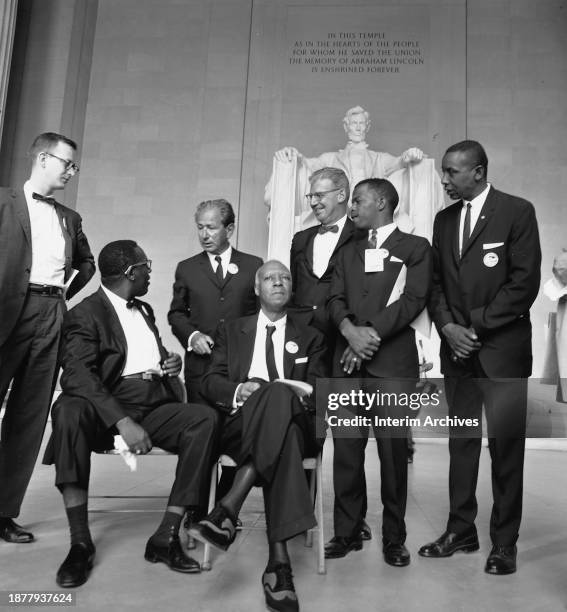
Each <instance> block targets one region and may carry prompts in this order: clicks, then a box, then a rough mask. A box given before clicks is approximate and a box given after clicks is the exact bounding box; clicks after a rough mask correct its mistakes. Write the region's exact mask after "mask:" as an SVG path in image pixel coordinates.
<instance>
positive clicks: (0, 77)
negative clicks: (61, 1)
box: [0, 0, 18, 140]
mask: <svg viewBox="0 0 567 612" xmlns="http://www.w3.org/2000/svg"><path fill="white" fill-rule="evenodd" d="M17 12H18V0H0V140H1V138H2V127H3V125H4V111H5V108H6V95H7V93H8V81H9V78H10V64H11V61H12V44H13V42H14V32H15V30H16V14H17Z"/></svg>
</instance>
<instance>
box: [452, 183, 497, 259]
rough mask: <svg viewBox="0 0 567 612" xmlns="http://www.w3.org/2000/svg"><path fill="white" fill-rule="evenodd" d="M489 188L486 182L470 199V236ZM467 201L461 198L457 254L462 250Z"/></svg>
mask: <svg viewBox="0 0 567 612" xmlns="http://www.w3.org/2000/svg"><path fill="white" fill-rule="evenodd" d="M489 190H490V183H487V184H486V188H485V189H483V190H482V191H481V192H480V193H479V194H478V195H477V196H476V198H473V199H472V200H471V201H470V204H471V233H470V235H471V236H472V233H473V231H474V226H475V225H476V222H477V221H478V218H479V216H480V211H481V210H482V207H483V206H484V203H485V202H486V197H487V196H488V192H489ZM467 203H468V200H463V207H462V208H461V218H460V221H459V255H460V254H461V252H462V250H463V229H464V227H465V215H466V214H467Z"/></svg>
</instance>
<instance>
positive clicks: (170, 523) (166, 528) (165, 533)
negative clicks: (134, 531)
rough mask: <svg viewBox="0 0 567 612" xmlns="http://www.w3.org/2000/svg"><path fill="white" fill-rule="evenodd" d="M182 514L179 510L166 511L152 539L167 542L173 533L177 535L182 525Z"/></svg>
mask: <svg viewBox="0 0 567 612" xmlns="http://www.w3.org/2000/svg"><path fill="white" fill-rule="evenodd" d="M182 518H183V515H182V514H177V512H169V511H168V510H166V511H165V514H164V515H163V518H162V519H161V523H160V525H159V527H158V528H157V529H156V531H155V533H154V535H153V536H152V539H154V540H160V541H162V542H164V543H165V542H167V541H168V540H169V538H170V537H171V536H172V535H177V532H178V531H179V527H180V526H181V519H182Z"/></svg>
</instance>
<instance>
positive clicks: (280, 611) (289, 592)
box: [262, 563, 299, 612]
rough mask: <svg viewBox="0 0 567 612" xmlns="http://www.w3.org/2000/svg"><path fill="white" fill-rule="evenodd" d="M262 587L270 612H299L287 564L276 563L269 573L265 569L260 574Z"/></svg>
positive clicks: (289, 568) (289, 567) (291, 576)
mask: <svg viewBox="0 0 567 612" xmlns="http://www.w3.org/2000/svg"><path fill="white" fill-rule="evenodd" d="M262 587H263V588H264V598H265V599H266V607H267V608H268V610H270V612H299V602H298V601H297V595H296V593H295V586H294V584H293V574H292V573H291V566H290V565H289V564H288V563H278V564H277V565H276V566H275V567H274V568H273V569H272V570H271V571H268V568H266V569H265V570H264V573H263V574H262Z"/></svg>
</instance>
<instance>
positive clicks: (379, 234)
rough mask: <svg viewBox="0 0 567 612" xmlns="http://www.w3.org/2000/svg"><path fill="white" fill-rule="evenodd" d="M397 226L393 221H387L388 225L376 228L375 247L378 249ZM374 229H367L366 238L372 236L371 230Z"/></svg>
mask: <svg viewBox="0 0 567 612" xmlns="http://www.w3.org/2000/svg"><path fill="white" fill-rule="evenodd" d="M397 227H398V226H397V225H396V224H395V223H388V225H383V226H382V227H378V228H376V248H377V249H379V248H380V247H381V246H382V245H383V244H384V242H386V239H387V238H388V236H389V235H390V234H391V233H392V232H393V231H394V230H395V229H396V228H397ZM373 231H374V230H372V229H369V230H368V240H370V238H371V237H372V232H373Z"/></svg>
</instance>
